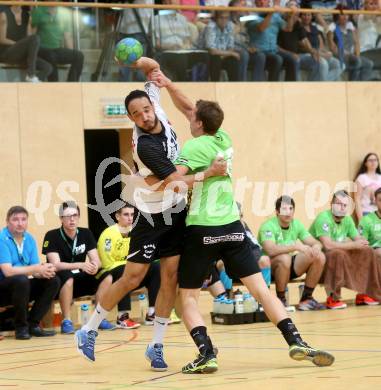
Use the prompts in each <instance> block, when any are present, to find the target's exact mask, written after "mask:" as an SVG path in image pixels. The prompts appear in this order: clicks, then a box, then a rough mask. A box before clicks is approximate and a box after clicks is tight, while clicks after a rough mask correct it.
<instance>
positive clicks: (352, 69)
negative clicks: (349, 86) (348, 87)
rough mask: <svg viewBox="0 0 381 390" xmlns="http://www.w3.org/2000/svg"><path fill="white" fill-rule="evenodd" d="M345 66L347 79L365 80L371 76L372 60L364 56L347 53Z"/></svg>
mask: <svg viewBox="0 0 381 390" xmlns="http://www.w3.org/2000/svg"><path fill="white" fill-rule="evenodd" d="M345 66H346V67H347V69H348V79H349V81H367V80H370V78H371V77H372V70H373V61H371V60H369V59H368V58H366V57H363V56H360V57H357V56H355V55H354V54H348V55H346V56H345Z"/></svg>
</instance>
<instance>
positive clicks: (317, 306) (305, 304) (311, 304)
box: [296, 298, 326, 311]
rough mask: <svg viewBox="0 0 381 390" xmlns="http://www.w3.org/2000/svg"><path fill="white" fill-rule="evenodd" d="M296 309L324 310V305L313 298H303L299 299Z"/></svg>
mask: <svg viewBox="0 0 381 390" xmlns="http://www.w3.org/2000/svg"><path fill="white" fill-rule="evenodd" d="M296 308H297V309H298V310H301V311H308V310H325V309H326V307H325V305H323V304H322V303H319V302H318V301H316V300H315V299H314V298H309V299H305V300H304V301H300V302H299V305H298V306H296Z"/></svg>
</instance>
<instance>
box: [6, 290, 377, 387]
mask: <svg viewBox="0 0 381 390" xmlns="http://www.w3.org/2000/svg"><path fill="white" fill-rule="evenodd" d="M291 293H292V295H291V299H292V300H294V301H295V300H296V295H297V292H296V290H295V289H294V290H293V291H291ZM318 296H319V297H321V298H323V297H324V295H323V291H322V290H321V289H320V290H319V291H318ZM346 297H347V298H353V297H354V293H352V292H347V293H346ZM211 306H212V303H211V298H210V296H208V295H207V293H203V295H202V297H201V307H202V311H203V313H204V314H205V317H206V318H207V319H208V321H207V323H208V324H209V332H210V335H211V337H212V339H213V341H214V343H215V344H216V345H217V346H218V348H219V351H220V352H219V355H218V361H219V371H217V372H216V373H214V374H211V375H183V374H181V373H180V372H179V370H180V369H181V367H182V366H183V365H184V364H185V363H187V362H188V361H190V360H193V358H194V357H195V351H196V350H195V347H194V345H193V343H192V342H191V339H190V337H189V335H188V334H187V333H186V332H185V330H184V326H183V324H179V325H171V326H170V327H169V329H168V332H167V335H166V341H165V345H166V348H165V357H166V360H167V363H168V364H169V366H170V369H169V371H167V372H165V373H155V372H152V371H150V370H149V369H148V362H147V361H146V360H145V359H144V356H143V355H144V350H145V347H146V344H147V342H148V341H150V338H151V332H152V327H147V326H142V327H140V328H139V329H138V330H136V331H128V330H116V331H112V332H101V333H100V335H99V337H98V339H97V348H96V349H97V355H96V358H97V360H96V362H95V363H93V364H92V363H90V362H88V361H86V360H84V359H83V358H82V357H80V356H79V355H78V354H77V352H76V349H75V348H74V344H73V336H63V335H58V336H56V337H53V338H49V339H37V338H33V339H32V340H30V341H16V340H14V338H13V337H11V336H9V337H7V338H6V339H5V340H3V341H1V342H0V388H16V389H49V390H50V389H70V390H74V389H82V390H85V389H99V390H112V389H115V390H117V389H125V388H132V389H173V390H174V389H197V388H202V389H218V390H220V389H242V390H243V389H282V390H283V389H293V390H295V389H307V388H308V389H315V388H316V389H346V390H349V389H381V370H380V367H381V307H380V306H378V307H377V306H376V307H355V306H353V305H351V306H349V307H348V309H346V310H340V311H322V312H315V313H311V312H304V313H300V312H297V313H292V314H291V316H292V318H293V319H294V320H295V323H296V324H297V326H298V328H299V330H300V332H301V333H302V335H303V336H304V338H305V340H306V341H307V342H308V343H310V344H311V345H313V346H318V347H322V348H325V349H327V350H329V351H331V352H332V353H333V354H334V355H335V356H336V362H335V363H334V365H333V366H331V367H328V368H318V367H315V366H313V365H312V364H310V363H309V362H295V361H293V360H291V359H289V357H288V354H287V345H286V344H285V342H284V340H283V338H282V337H281V335H280V334H279V332H278V330H277V329H276V328H275V327H274V326H272V325H271V324H270V323H262V324H253V325H235V326H221V325H213V326H211V325H210V318H209V314H208V312H209V311H210V309H211Z"/></svg>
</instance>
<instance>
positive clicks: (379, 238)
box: [359, 212, 381, 248]
mask: <svg viewBox="0 0 381 390" xmlns="http://www.w3.org/2000/svg"><path fill="white" fill-rule="evenodd" d="M359 233H360V234H361V235H362V236H363V237H364V238H365V239H366V240H368V241H369V245H370V246H371V247H372V248H381V218H380V217H379V216H378V215H377V213H376V212H374V213H370V214H368V215H366V216H365V217H362V218H361V221H360V223H359Z"/></svg>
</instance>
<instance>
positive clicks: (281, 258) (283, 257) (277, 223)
mask: <svg viewBox="0 0 381 390" xmlns="http://www.w3.org/2000/svg"><path fill="white" fill-rule="evenodd" d="M275 212H276V216H275V217H273V218H271V219H269V220H267V221H266V222H264V223H263V224H262V225H261V227H260V229H259V242H260V244H261V245H262V247H263V250H264V252H265V253H266V254H267V255H268V256H269V257H270V261H271V271H272V275H273V277H274V279H275V287H276V293H277V296H278V298H279V299H280V300H281V301H282V303H283V304H284V306H287V300H286V295H285V294H286V287H287V283H288V282H289V280H292V279H295V278H297V277H299V276H301V275H303V274H304V273H306V281H305V285H304V291H303V294H302V296H301V298H300V302H299V304H298V306H297V308H298V309H299V310H321V309H325V307H324V305H322V304H320V303H319V302H317V301H316V300H315V299H314V298H313V297H312V294H313V292H314V289H315V287H316V285H317V284H318V283H319V280H320V277H321V275H322V272H323V269H324V263H325V256H324V253H323V252H322V245H321V244H320V243H319V241H317V240H316V239H315V238H313V237H312V236H311V234H310V233H308V231H307V230H306V228H305V227H304V226H303V224H302V223H301V222H300V221H299V220H297V219H295V218H294V213H295V202H294V200H293V199H292V198H291V197H289V196H286V195H283V196H281V197H280V198H278V199H277V200H276V202H275Z"/></svg>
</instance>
